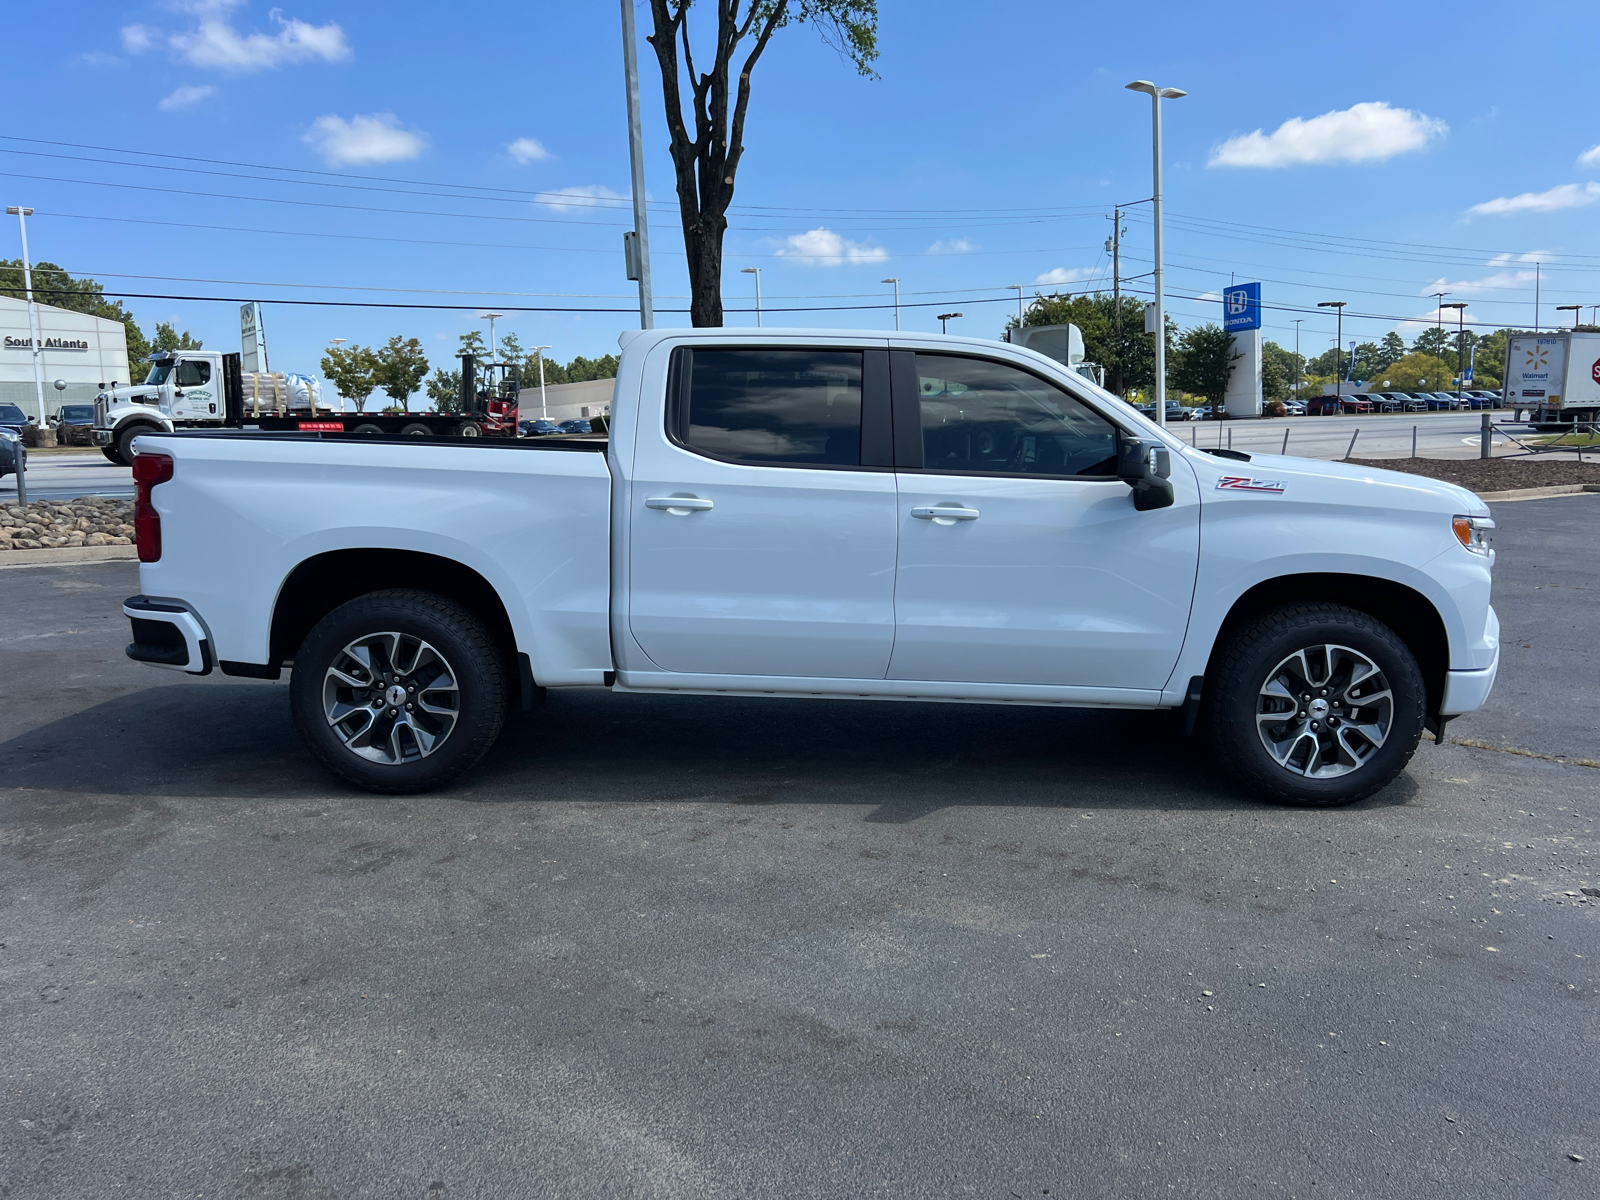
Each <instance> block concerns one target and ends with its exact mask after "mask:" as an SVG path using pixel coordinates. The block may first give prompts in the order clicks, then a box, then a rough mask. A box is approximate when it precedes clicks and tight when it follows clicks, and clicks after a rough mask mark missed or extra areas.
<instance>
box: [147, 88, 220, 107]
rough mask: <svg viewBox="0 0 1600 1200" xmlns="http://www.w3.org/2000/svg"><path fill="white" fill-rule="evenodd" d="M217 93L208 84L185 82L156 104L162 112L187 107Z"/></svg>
mask: <svg viewBox="0 0 1600 1200" xmlns="http://www.w3.org/2000/svg"><path fill="white" fill-rule="evenodd" d="M216 94H217V89H216V88H214V87H212V86H211V85H210V84H199V85H196V84H192V83H186V84H184V85H183V86H182V87H181V88H179V89H178V90H177V91H175V92H173V93H172V95H170V96H168V97H167V98H166V99H165V100H163V101H162V102H161V103H160V104H158V105H156V107H157V108H159V109H160V110H161V111H162V112H172V111H173V110H174V109H178V108H188V107H189V106H190V105H191V104H199V103H200V101H202V100H207V99H210V98H211V97H212V96H215V95H216Z"/></svg>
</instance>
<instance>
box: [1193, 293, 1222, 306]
mask: <svg viewBox="0 0 1600 1200" xmlns="http://www.w3.org/2000/svg"><path fill="white" fill-rule="evenodd" d="M1195 299H1196V300H1199V301H1202V302H1204V303H1209V304H1221V303H1222V293H1221V292H1201V293H1200V294H1199V295H1198V296H1196V297H1195Z"/></svg>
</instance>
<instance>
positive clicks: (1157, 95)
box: [1127, 79, 1189, 426]
mask: <svg viewBox="0 0 1600 1200" xmlns="http://www.w3.org/2000/svg"><path fill="white" fill-rule="evenodd" d="M1127 87H1128V90H1129V91H1130V92H1144V93H1146V94H1147V95H1148V96H1149V97H1150V120H1151V127H1150V128H1151V136H1150V144H1151V145H1150V149H1151V161H1152V163H1153V166H1154V170H1153V172H1152V174H1153V176H1154V183H1155V195H1154V196H1153V197H1152V199H1153V202H1154V204H1153V208H1154V212H1153V214H1152V215H1153V217H1154V219H1155V227H1156V237H1155V255H1156V269H1155V276H1154V278H1155V288H1156V298H1155V306H1156V313H1155V317H1156V423H1157V424H1158V425H1162V426H1165V425H1166V423H1167V303H1166V293H1165V292H1164V291H1163V290H1162V286H1161V102H1162V101H1163V100H1176V99H1178V98H1179V97H1181V96H1187V95H1188V94H1189V93H1188V92H1185V91H1183V90H1181V89H1179V88H1163V87H1157V86H1156V85H1155V84H1153V83H1151V82H1150V81H1149V80H1147V79H1135V80H1134V81H1133V82H1132V83H1130V84H1128V85H1127Z"/></svg>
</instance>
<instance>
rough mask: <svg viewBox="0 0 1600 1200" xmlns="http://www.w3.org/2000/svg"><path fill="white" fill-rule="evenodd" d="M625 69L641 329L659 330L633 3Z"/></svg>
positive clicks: (625, 24)
mask: <svg viewBox="0 0 1600 1200" xmlns="http://www.w3.org/2000/svg"><path fill="white" fill-rule="evenodd" d="M622 65H623V74H624V77H625V79H626V84H627V89H628V165H629V167H630V168H631V171H632V175H633V236H634V239H635V245H636V246H637V247H638V251H639V328H640V329H654V328H655V327H656V311H655V300H654V299H653V298H652V297H651V295H650V220H649V215H648V214H647V213H646V212H645V199H644V135H643V134H642V133H641V132H640V128H639V52H638V49H637V47H636V44H635V37H634V32H633V0H622Z"/></svg>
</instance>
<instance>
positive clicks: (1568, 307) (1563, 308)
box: [1556, 304, 1583, 329]
mask: <svg viewBox="0 0 1600 1200" xmlns="http://www.w3.org/2000/svg"><path fill="white" fill-rule="evenodd" d="M1556 311H1557V312H1569V313H1571V314H1572V327H1573V328H1574V329H1576V328H1577V327H1578V314H1579V313H1581V312H1582V311H1583V305H1581V304H1558V305H1556Z"/></svg>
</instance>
